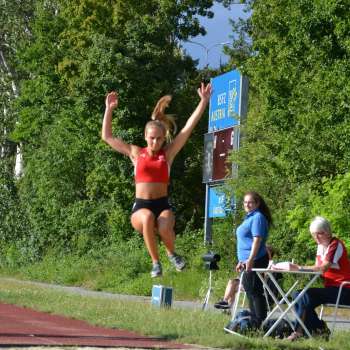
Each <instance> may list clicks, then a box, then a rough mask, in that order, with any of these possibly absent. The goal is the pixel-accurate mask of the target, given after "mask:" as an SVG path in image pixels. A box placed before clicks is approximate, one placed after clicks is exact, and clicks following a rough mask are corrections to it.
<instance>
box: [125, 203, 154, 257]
mask: <svg viewBox="0 0 350 350" xmlns="http://www.w3.org/2000/svg"><path fill="white" fill-rule="evenodd" d="M131 224H132V226H133V228H134V229H135V230H136V231H138V232H140V233H141V234H142V235H143V239H144V241H145V244H146V247H147V250H148V253H149V255H150V256H151V259H152V262H153V263H155V262H158V261H159V254H158V247H157V238H156V233H155V218H154V214H153V213H152V212H151V211H150V210H148V209H144V208H143V209H139V210H138V211H136V212H135V213H133V214H132V215H131Z"/></svg>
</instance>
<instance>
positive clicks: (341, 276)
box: [288, 216, 350, 341]
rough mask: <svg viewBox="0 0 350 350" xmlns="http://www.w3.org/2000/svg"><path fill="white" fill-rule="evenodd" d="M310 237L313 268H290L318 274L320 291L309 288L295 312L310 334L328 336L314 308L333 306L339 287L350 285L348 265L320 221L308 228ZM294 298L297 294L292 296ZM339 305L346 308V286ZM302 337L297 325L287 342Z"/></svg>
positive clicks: (349, 291)
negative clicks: (314, 242) (324, 333)
mask: <svg viewBox="0 0 350 350" xmlns="http://www.w3.org/2000/svg"><path fill="white" fill-rule="evenodd" d="M310 233H311V235H312V237H313V239H314V240H315V241H316V243H317V253H316V262H315V265H313V266H298V265H293V266H292V268H293V269H295V270H297V269H301V268H307V269H312V270H313V271H322V278H323V282H324V288H310V289H308V290H307V292H306V293H305V294H304V295H303V297H302V298H300V300H299V301H298V302H297V303H296V306H295V309H296V312H297V313H298V315H299V317H300V318H301V320H302V321H303V322H304V324H305V326H306V327H307V328H308V330H309V332H310V333H314V334H317V333H321V332H325V331H326V332H327V331H328V332H329V330H328V329H327V327H326V326H325V324H324V322H323V321H321V320H320V319H319V318H318V316H317V314H316V312H315V308H316V307H317V306H319V305H321V304H326V303H330V304H335V303H336V299H337V296H338V291H339V286H340V285H341V283H342V282H343V281H350V261H349V259H348V254H347V251H346V248H345V245H344V243H343V242H342V241H341V240H339V239H338V238H336V237H333V236H332V231H331V226H330V223H329V222H328V221H327V220H326V219H325V218H323V217H321V216H317V217H316V218H315V219H313V221H312V222H311V225H310ZM296 295H298V293H296ZM340 304H345V305H350V285H345V286H344V287H343V290H342V294H341V298H340ZM302 336H303V330H302V327H301V326H300V325H298V326H297V327H296V330H295V332H293V333H292V334H291V335H290V336H289V337H288V339H289V340H291V341H294V340H296V339H298V338H300V337H302Z"/></svg>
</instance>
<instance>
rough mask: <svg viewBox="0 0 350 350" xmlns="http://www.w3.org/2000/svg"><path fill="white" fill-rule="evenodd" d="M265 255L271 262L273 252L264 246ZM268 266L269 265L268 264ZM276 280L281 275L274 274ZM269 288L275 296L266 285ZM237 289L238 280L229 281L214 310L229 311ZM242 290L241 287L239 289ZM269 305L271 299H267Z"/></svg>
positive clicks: (275, 291) (276, 293) (269, 247)
mask: <svg viewBox="0 0 350 350" xmlns="http://www.w3.org/2000/svg"><path fill="white" fill-rule="evenodd" d="M266 250H267V254H268V256H269V260H270V263H271V262H272V258H273V256H274V255H275V250H274V249H273V248H272V247H271V246H269V245H266ZM269 265H270V264H269ZM274 275H275V278H276V279H280V278H281V277H282V274H280V273H276V274H274ZM268 284H269V286H270V288H271V289H272V290H273V293H274V294H275V295H276V296H277V295H278V292H277V290H276V288H275V286H274V285H273V284H272V283H271V284H270V283H268ZM238 288H239V278H234V279H229V281H228V282H227V285H226V289H225V293H224V297H223V299H221V300H219V301H218V302H216V303H215V304H214V307H215V308H216V309H221V310H227V309H230V308H231V307H232V305H233V303H234V301H235V297H236V294H237V292H238ZM241 288H242V289H241V290H243V285H242V287H241ZM268 302H269V305H270V306H271V305H272V304H273V300H272V298H271V297H269V299H268Z"/></svg>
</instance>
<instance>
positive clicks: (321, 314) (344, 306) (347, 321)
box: [319, 281, 350, 335]
mask: <svg viewBox="0 0 350 350" xmlns="http://www.w3.org/2000/svg"><path fill="white" fill-rule="evenodd" d="M345 285H350V281H344V282H343V283H342V284H341V285H340V287H339V291H338V296H337V301H336V303H335V304H323V305H321V311H320V315H319V318H320V320H322V317H323V311H324V310H323V309H324V307H332V308H334V311H333V316H332V319H331V320H329V321H327V322H331V323H332V326H331V335H332V334H333V332H334V328H335V324H336V323H350V320H344V319H338V317H337V316H338V309H350V304H349V305H342V304H339V301H340V297H341V293H342V290H343V287H344V286H345Z"/></svg>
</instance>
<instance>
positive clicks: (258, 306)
mask: <svg viewBox="0 0 350 350" xmlns="http://www.w3.org/2000/svg"><path fill="white" fill-rule="evenodd" d="M268 264H269V257H268V256H267V255H265V256H263V257H262V258H260V259H257V260H255V261H254V267H255V268H264V267H267V266H268ZM242 282H243V287H244V290H245V292H246V294H247V298H248V302H249V309H250V312H251V314H252V315H253V316H254V317H255V318H256V319H257V321H258V323H259V325H260V324H261V322H263V321H264V320H265V318H266V316H267V305H266V298H265V295H264V288H263V284H262V282H261V281H260V278H259V277H258V275H257V274H256V272H253V271H248V272H244V275H243V281H242Z"/></svg>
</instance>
